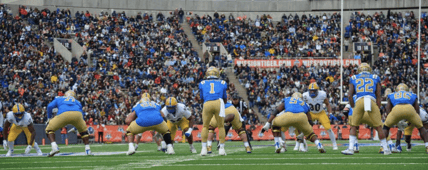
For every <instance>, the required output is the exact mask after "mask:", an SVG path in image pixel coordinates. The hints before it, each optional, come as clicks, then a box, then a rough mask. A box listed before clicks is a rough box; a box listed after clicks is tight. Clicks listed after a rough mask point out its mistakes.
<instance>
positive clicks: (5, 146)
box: [3, 140, 7, 151]
mask: <svg viewBox="0 0 428 170" xmlns="http://www.w3.org/2000/svg"><path fill="white" fill-rule="evenodd" d="M3 149H4V150H5V151H7V140H3Z"/></svg>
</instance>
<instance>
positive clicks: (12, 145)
mask: <svg viewBox="0 0 428 170" xmlns="http://www.w3.org/2000/svg"><path fill="white" fill-rule="evenodd" d="M7 146H9V150H10V151H13V147H14V142H13V141H12V142H7Z"/></svg>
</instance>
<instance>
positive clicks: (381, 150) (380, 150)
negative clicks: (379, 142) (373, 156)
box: [379, 146, 384, 154]
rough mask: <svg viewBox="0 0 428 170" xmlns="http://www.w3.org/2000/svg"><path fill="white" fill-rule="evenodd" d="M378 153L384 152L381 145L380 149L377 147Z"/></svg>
mask: <svg viewBox="0 0 428 170" xmlns="http://www.w3.org/2000/svg"><path fill="white" fill-rule="evenodd" d="M379 153H380V154H382V153H384V152H383V148H382V146H381V147H380V149H379Z"/></svg>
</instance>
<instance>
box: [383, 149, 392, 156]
mask: <svg viewBox="0 0 428 170" xmlns="http://www.w3.org/2000/svg"><path fill="white" fill-rule="evenodd" d="M391 154H392V153H391V151H390V150H385V151H383V155H391Z"/></svg>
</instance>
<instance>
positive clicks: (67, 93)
mask: <svg viewBox="0 0 428 170" xmlns="http://www.w3.org/2000/svg"><path fill="white" fill-rule="evenodd" d="M64 96H65V97H74V98H76V93H75V92H74V91H73V90H69V91H67V92H65V94H64Z"/></svg>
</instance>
